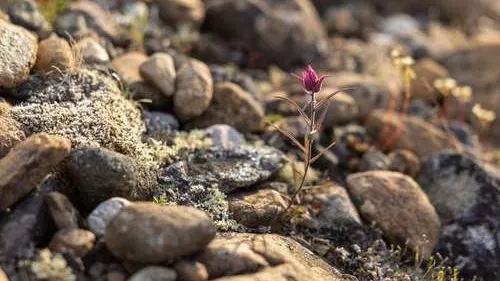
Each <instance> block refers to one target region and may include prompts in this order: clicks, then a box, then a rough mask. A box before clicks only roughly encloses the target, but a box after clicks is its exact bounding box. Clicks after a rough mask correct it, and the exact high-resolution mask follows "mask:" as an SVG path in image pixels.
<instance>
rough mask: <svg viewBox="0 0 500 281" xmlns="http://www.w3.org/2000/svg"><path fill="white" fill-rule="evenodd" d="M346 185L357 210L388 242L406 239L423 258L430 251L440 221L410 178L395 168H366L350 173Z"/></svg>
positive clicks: (436, 235) (436, 239)
mask: <svg viewBox="0 0 500 281" xmlns="http://www.w3.org/2000/svg"><path fill="white" fill-rule="evenodd" d="M347 185H348V189H349V194H351V196H352V198H353V201H354V203H355V204H356V205H357V206H358V209H359V212H360V214H361V215H362V216H363V217H364V218H365V219H366V220H368V221H375V222H376V223H377V225H378V226H379V227H380V229H381V230H382V231H383V232H384V234H385V235H386V236H387V237H388V239H389V240H390V241H391V243H399V244H402V245H404V244H405V243H407V246H408V248H409V249H411V250H412V251H418V252H419V254H420V255H421V256H422V257H424V258H425V257H429V256H430V255H431V253H432V251H433V250H434V247H435V246H436V245H437V243H438V240H439V232H440V221H439V217H438V215H437V213H436V210H435V209H434V207H433V206H432V205H431V203H430V202H429V199H428V198H427V195H426V194H425V193H424V192H423V191H422V190H421V188H420V186H419V185H418V184H417V183H416V182H415V181H414V180H413V179H412V178H410V177H408V176H406V175H403V174H400V173H397V172H389V171H369V172H364V173H355V174H351V175H349V176H348V177H347ZM387 202H390V204H387Z"/></svg>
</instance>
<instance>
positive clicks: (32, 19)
mask: <svg viewBox="0 0 500 281" xmlns="http://www.w3.org/2000/svg"><path fill="white" fill-rule="evenodd" d="M8 13H9V16H10V19H11V21H12V23H14V24H17V25H20V26H22V27H24V28H26V29H28V30H30V31H33V32H35V33H36V34H37V35H38V37H39V38H41V39H45V38H47V37H48V36H49V35H50V32H52V26H51V25H50V23H49V22H48V21H47V20H46V19H45V17H44V16H43V14H42V13H41V12H40V9H39V8H38V5H37V3H36V2H35V1H33V0H21V1H15V2H13V3H11V4H10V5H9V10H8Z"/></svg>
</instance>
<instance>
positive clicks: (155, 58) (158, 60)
mask: <svg viewBox="0 0 500 281" xmlns="http://www.w3.org/2000/svg"><path fill="white" fill-rule="evenodd" d="M139 72H140V74H141V76H142V78H144V80H146V81H147V82H149V83H151V84H152V85H154V86H155V87H156V88H158V89H159V90H161V92H162V94H164V95H165V96H167V97H169V96H172V95H173V94H174V91H175V77H176V73H175V65H174V60H173V59H172V57H171V56H170V55H169V54H166V53H156V54H154V55H152V56H151V57H150V58H149V59H148V60H147V61H145V62H143V63H142V64H141V66H140V67H139Z"/></svg>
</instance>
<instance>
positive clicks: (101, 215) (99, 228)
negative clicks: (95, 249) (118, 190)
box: [87, 197, 132, 236]
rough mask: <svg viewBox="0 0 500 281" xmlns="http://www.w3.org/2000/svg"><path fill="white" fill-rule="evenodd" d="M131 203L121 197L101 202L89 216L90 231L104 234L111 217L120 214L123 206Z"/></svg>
mask: <svg viewBox="0 0 500 281" xmlns="http://www.w3.org/2000/svg"><path fill="white" fill-rule="evenodd" d="M130 204H132V202H130V201H128V200H127V199H125V198H120V197H113V198H110V199H108V200H106V201H104V202H101V203H100V204H99V205H97V207H96V208H95V209H94V210H93V211H92V212H91V213H90V215H89V216H88V217H87V224H88V226H89V229H90V231H92V232H93V233H95V234H96V235H97V236H103V235H104V233H105V232H106V227H107V226H108V224H109V222H110V221H111V219H112V218H113V217H114V216H115V215H116V214H118V212H119V211H120V210H121V209H122V208H124V207H126V206H128V205H130Z"/></svg>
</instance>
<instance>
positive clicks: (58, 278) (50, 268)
mask: <svg viewBox="0 0 500 281" xmlns="http://www.w3.org/2000/svg"><path fill="white" fill-rule="evenodd" d="M30 270H31V272H32V273H33V274H34V275H35V277H36V280H47V281H74V280H76V277H75V275H74V274H73V272H72V270H71V268H70V267H69V266H68V264H67V262H66V260H65V259H64V258H63V256H62V255H61V254H58V253H57V254H52V253H51V252H50V250H48V249H42V250H40V251H39V252H38V256H37V257H36V259H35V261H33V262H32V263H31V265H30Z"/></svg>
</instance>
